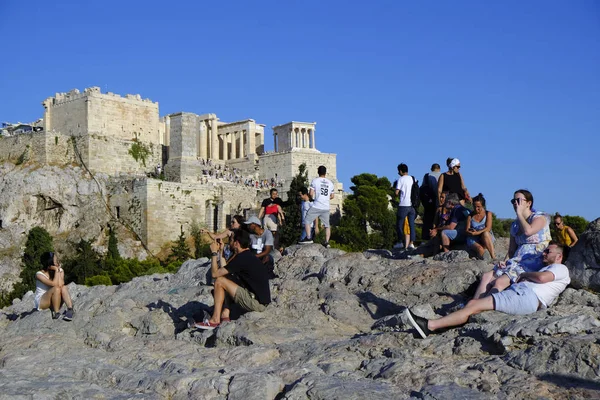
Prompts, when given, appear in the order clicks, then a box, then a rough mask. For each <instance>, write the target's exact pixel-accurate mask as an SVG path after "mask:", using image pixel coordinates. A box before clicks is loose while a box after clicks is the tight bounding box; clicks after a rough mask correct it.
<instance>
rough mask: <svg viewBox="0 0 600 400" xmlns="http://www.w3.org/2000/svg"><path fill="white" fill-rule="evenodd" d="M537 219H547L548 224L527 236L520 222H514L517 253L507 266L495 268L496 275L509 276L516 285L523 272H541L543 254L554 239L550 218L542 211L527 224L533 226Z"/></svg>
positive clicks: (535, 213)
mask: <svg viewBox="0 0 600 400" xmlns="http://www.w3.org/2000/svg"><path fill="white" fill-rule="evenodd" d="M535 218H545V219H546V223H545V225H544V227H543V228H542V229H540V230H539V231H538V232H536V233H534V234H533V235H530V236H527V235H525V233H523V231H522V229H521V225H520V224H519V221H518V220H514V221H513V223H512V225H511V226H510V236H512V237H513V238H514V239H515V243H516V244H517V251H516V252H515V254H514V255H513V257H512V258H511V259H509V260H508V261H506V266H505V267H504V268H501V267H500V266H498V265H496V266H495V267H494V275H495V276H497V277H499V276H501V275H502V274H506V275H508V277H509V278H510V282H511V283H515V282H516V281H517V279H519V276H520V275H521V274H522V273H523V272H532V271H533V272H535V271H539V270H540V269H541V268H542V267H543V266H544V263H543V259H542V252H543V251H544V249H545V248H546V247H548V244H549V243H550V240H551V239H552V237H551V235H550V217H549V216H548V215H547V214H546V213H544V212H541V211H535V212H533V213H532V214H531V215H530V216H529V218H527V223H529V224H531V223H532V222H533V220H534V219H535Z"/></svg>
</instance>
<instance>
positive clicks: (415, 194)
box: [410, 176, 421, 210]
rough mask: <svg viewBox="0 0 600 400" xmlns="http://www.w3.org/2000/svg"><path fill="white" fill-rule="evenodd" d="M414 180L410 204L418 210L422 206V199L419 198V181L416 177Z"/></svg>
mask: <svg viewBox="0 0 600 400" xmlns="http://www.w3.org/2000/svg"><path fill="white" fill-rule="evenodd" d="M412 178H413V184H412V188H411V189H410V204H411V205H412V206H413V208H414V209H415V210H416V209H417V208H419V206H420V205H421V199H420V196H419V181H418V180H416V179H415V177H414V176H413V177H412Z"/></svg>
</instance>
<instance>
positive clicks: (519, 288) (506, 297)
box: [492, 283, 540, 315]
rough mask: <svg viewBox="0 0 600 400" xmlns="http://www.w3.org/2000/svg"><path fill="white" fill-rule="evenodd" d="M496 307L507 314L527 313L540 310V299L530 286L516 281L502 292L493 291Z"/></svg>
mask: <svg viewBox="0 0 600 400" xmlns="http://www.w3.org/2000/svg"><path fill="white" fill-rule="evenodd" d="M492 297H494V309H495V310H496V311H500V312H503V313H505V314H513V315H525V314H531V313H534V312H536V311H537V310H538V307H539V305H540V301H539V300H538V297H537V296H536V295H535V292H534V291H533V289H531V288H530V287H529V286H527V285H524V284H521V283H515V284H514V285H510V286H509V287H508V288H506V290H504V291H503V292H500V293H493V294H492Z"/></svg>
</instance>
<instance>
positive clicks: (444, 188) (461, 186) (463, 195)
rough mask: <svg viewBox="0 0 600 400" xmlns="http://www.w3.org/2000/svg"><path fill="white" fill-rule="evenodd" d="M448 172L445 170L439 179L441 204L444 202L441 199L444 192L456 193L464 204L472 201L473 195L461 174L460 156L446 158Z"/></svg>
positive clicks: (462, 204)
mask: <svg viewBox="0 0 600 400" xmlns="http://www.w3.org/2000/svg"><path fill="white" fill-rule="evenodd" d="M446 165H447V166H448V172H444V173H443V174H441V175H440V178H439V179H438V199H439V204H444V203H443V202H442V199H441V194H442V193H443V192H448V193H456V194H457V195H458V198H459V200H460V205H461V206H464V205H465V202H467V203H470V202H471V196H469V191H468V190H467V187H466V186H465V181H464V180H463V177H462V175H461V174H460V160H459V159H458V158H448V159H447V160H446Z"/></svg>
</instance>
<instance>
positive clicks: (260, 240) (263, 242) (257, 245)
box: [250, 229, 273, 254]
mask: <svg viewBox="0 0 600 400" xmlns="http://www.w3.org/2000/svg"><path fill="white" fill-rule="evenodd" d="M250 243H251V244H250V248H251V249H252V251H253V252H254V253H256V254H259V253H262V252H263V249H264V247H265V246H271V247H272V246H273V234H272V233H271V231H270V230H268V229H265V231H264V232H263V234H262V235H260V236H259V235H255V234H254V233H251V234H250Z"/></svg>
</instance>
